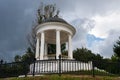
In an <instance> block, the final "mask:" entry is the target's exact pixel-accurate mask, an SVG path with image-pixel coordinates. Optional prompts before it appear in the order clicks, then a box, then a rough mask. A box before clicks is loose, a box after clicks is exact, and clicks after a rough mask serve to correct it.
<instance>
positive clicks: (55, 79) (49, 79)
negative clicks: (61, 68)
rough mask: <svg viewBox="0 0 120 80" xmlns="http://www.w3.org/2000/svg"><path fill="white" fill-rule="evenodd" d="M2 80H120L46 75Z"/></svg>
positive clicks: (119, 79) (114, 79)
mask: <svg viewBox="0 0 120 80" xmlns="http://www.w3.org/2000/svg"><path fill="white" fill-rule="evenodd" d="M0 80H120V78H118V77H108V76H104V77H103V76H102V77H101V76H96V77H95V78H93V77H91V76H87V75H84V76H81V75H62V76H61V77H60V76H58V75H44V76H35V77H23V78H19V77H14V78H4V79H3V78H2V79H0Z"/></svg>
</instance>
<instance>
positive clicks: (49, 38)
mask: <svg viewBox="0 0 120 80" xmlns="http://www.w3.org/2000/svg"><path fill="white" fill-rule="evenodd" d="M75 32H76V30H75V28H74V27H73V26H72V25H70V24H68V23H67V22H66V21H65V20H63V19H61V18H49V19H47V20H45V21H43V22H42V23H41V24H40V25H38V26H37V27H36V35H37V43H36V55H35V58H36V59H37V60H44V59H49V57H48V51H47V50H48V46H47V44H56V54H55V55H56V56H55V57H56V59H58V58H59V55H61V44H63V43H66V42H68V59H73V53H72V37H73V36H74V35H75Z"/></svg>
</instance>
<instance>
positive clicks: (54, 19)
mask: <svg viewBox="0 0 120 80" xmlns="http://www.w3.org/2000/svg"><path fill="white" fill-rule="evenodd" d="M45 22H62V23H66V24H68V23H67V22H66V21H65V20H64V19H61V18H58V17H52V18H49V19H46V20H44V21H43V22H42V23H45Z"/></svg>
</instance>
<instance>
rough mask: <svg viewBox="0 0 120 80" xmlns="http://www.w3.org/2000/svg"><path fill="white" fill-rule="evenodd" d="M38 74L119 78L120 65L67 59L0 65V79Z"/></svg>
mask: <svg viewBox="0 0 120 80" xmlns="http://www.w3.org/2000/svg"><path fill="white" fill-rule="evenodd" d="M40 74H59V75H62V74H76V75H77V74H78V75H91V76H93V77H95V75H101V76H119V75H120V63H118V62H109V63H105V62H102V61H85V60H82V61H76V60H68V59H61V58H60V59H56V60H55V59H54V60H52V59H51V60H37V61H34V63H32V64H30V65H29V64H28V63H26V62H17V63H15V62H14V63H6V64H0V77H13V76H20V75H26V76H27V75H33V76H34V75H40Z"/></svg>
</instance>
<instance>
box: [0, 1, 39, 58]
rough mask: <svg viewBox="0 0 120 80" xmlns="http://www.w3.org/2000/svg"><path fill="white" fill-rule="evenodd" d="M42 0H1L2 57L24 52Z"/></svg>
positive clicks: (0, 55) (0, 47) (0, 37)
mask: <svg viewBox="0 0 120 80" xmlns="http://www.w3.org/2000/svg"><path fill="white" fill-rule="evenodd" d="M39 3H40V1H37V0H35V1H32V0H0V59H6V60H11V59H12V58H13V56H14V55H15V54H21V53H22V54H23V52H25V49H26V47H27V39H26V36H27V34H28V33H29V31H30V29H31V26H32V22H33V21H34V19H35V15H36V13H35V12H36V9H37V8H38V6H39Z"/></svg>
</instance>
